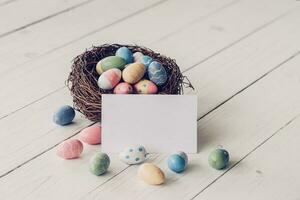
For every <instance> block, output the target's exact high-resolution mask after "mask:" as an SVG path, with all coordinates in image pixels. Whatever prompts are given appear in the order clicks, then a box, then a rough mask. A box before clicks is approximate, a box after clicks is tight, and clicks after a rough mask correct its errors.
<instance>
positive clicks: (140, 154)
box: [119, 145, 147, 165]
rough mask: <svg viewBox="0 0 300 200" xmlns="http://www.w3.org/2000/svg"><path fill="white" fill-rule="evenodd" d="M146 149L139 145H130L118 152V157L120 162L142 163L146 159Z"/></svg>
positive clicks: (129, 163)
mask: <svg viewBox="0 0 300 200" xmlns="http://www.w3.org/2000/svg"><path fill="white" fill-rule="evenodd" d="M146 155H147V152H146V149H145V147H143V146H141V145H137V146H130V147H127V148H125V149H124V150H123V151H122V152H121V153H120V154H119V158H120V160H121V161H122V162H124V163H126V164H128V165H134V164H138V163H142V162H144V161H145V159H146Z"/></svg>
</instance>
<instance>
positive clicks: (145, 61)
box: [139, 56, 153, 69]
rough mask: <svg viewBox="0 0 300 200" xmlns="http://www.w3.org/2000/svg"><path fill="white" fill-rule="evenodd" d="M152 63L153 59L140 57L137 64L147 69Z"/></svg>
mask: <svg viewBox="0 0 300 200" xmlns="http://www.w3.org/2000/svg"><path fill="white" fill-rule="evenodd" d="M152 61H153V59H152V58H151V57H150V56H142V57H141V58H140V61H139V62H140V63H142V64H143V65H144V66H145V67H146V69H147V68H148V67H149V65H150V63H152Z"/></svg>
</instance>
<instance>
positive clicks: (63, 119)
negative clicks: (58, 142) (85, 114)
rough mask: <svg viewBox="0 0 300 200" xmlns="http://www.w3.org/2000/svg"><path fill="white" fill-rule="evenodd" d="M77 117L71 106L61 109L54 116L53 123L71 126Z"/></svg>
mask: <svg viewBox="0 0 300 200" xmlns="http://www.w3.org/2000/svg"><path fill="white" fill-rule="evenodd" d="M74 117H75V111H74V109H73V108H72V107H71V106H67V105H66V106H62V107H60V108H59V109H58V110H57V111H56V112H55V113H54V116H53V121H54V122H55V123H56V124H58V125H61V126H64V125H67V124H70V123H71V122H72V120H73V119H74Z"/></svg>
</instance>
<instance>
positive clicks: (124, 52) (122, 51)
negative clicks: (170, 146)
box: [116, 47, 133, 64]
mask: <svg viewBox="0 0 300 200" xmlns="http://www.w3.org/2000/svg"><path fill="white" fill-rule="evenodd" d="M116 56H119V57H121V58H123V59H124V60H125V62H126V64H128V63H132V62H133V55H132V52H131V51H130V50H129V49H128V48H127V47H121V48H119V49H118V50H117V51H116Z"/></svg>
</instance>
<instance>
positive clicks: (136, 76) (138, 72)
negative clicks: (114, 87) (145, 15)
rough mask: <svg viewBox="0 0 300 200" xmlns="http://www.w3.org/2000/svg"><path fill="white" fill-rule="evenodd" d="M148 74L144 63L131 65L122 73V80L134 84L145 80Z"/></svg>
mask: <svg viewBox="0 0 300 200" xmlns="http://www.w3.org/2000/svg"><path fill="white" fill-rule="evenodd" d="M145 72H146V69H145V66H144V65H143V64H142V63H131V64H128V65H127V66H126V68H125V69H124V70H123V72H122V78H123V80H124V81H125V82H127V83H130V84H134V83H137V82H138V81H139V80H141V78H143V76H144V74H145Z"/></svg>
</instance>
